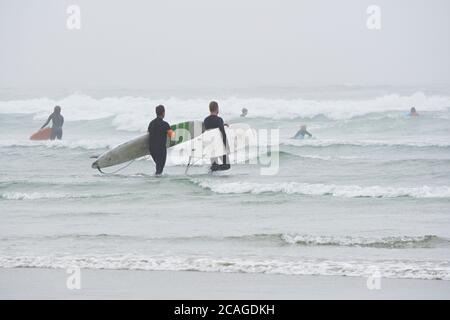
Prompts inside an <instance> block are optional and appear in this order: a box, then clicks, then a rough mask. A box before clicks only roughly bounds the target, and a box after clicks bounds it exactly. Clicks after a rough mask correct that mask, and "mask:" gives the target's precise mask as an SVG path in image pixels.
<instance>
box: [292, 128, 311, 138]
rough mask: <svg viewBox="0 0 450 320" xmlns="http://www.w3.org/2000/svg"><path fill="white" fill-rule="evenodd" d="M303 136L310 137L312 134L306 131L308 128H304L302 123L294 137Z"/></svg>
mask: <svg viewBox="0 0 450 320" xmlns="http://www.w3.org/2000/svg"><path fill="white" fill-rule="evenodd" d="M305 136H309V137H310V138H312V134H311V133H309V132H308V130H306V126H305V125H302V126H301V127H300V130H298V132H297V133H296V134H295V136H294V139H303V138H304V137H305Z"/></svg>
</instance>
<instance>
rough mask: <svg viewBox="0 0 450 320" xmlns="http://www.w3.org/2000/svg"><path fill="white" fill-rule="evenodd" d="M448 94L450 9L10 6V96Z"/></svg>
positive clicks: (431, 1)
mask: <svg viewBox="0 0 450 320" xmlns="http://www.w3.org/2000/svg"><path fill="white" fill-rule="evenodd" d="M70 4H77V5H79V7H80V9H81V30H75V31H70V30H68V29H67V27H66V19H67V17H68V14H67V13H66V9H67V6H68V5H70ZM371 4H376V5H378V6H379V7H380V8H381V28H382V29H381V30H379V31H373V30H369V29H368V28H367V26H366V21H367V18H368V14H367V13H366V9H367V7H368V6H369V5H371ZM448 83H450V1H448V0H385V1H384V0H383V1H382V0H370V1H366V0H340V1H336V0H310V1H299V0H291V1H288V0H221V1H219V0H142V1H138V0H126V1H125V0H121V1H111V0H71V1H66V0H40V1H36V0H20V1H17V0H0V87H39V86H47V87H53V86H54V87H64V88H70V87H77V88H84V87H91V88H92V87H114V86H120V87H123V88H148V87H152V86H159V87H171V86H185V87H189V86H191V87H196V86H199V87H200V86H226V87H238V86H247V87H248V86H249V87H251V86H261V85H273V86H283V85H286V86H292V85H294V86H295V85H328V84H362V85H379V84H394V85H399V84H408V85H410V84H413V85H414V84H448Z"/></svg>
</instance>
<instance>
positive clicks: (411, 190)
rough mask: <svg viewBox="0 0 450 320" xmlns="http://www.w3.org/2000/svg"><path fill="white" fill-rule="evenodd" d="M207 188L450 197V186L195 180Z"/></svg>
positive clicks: (230, 191)
mask: <svg viewBox="0 0 450 320" xmlns="http://www.w3.org/2000/svg"><path fill="white" fill-rule="evenodd" d="M193 182H194V183H195V184H197V185H199V186H200V187H202V188H204V189H208V190H211V191H212V192H215V193H221V194H246V193H247V194H265V193H285V194H299V195H309V196H334V197H344V198H360V197H362V198H399V197H411V198H450V187H448V186H438V187H429V186H422V187H382V186H369V187H362V186H358V185H334V184H320V183H317V184H308V183H297V182H275V183H256V182H229V183H222V182H217V181H212V180H193Z"/></svg>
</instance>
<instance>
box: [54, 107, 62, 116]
mask: <svg viewBox="0 0 450 320" xmlns="http://www.w3.org/2000/svg"><path fill="white" fill-rule="evenodd" d="M53 112H54V113H58V114H59V113H61V107H60V106H56V107H55V108H54V109H53Z"/></svg>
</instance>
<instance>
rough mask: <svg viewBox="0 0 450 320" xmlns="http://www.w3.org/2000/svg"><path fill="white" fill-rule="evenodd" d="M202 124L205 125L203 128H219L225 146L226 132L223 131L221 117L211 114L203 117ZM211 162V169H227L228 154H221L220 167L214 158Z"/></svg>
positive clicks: (228, 165)
mask: <svg viewBox="0 0 450 320" xmlns="http://www.w3.org/2000/svg"><path fill="white" fill-rule="evenodd" d="M203 124H204V126H205V130H210V129H216V128H219V130H220V132H221V133H222V139H223V144H224V146H225V148H226V147H227V134H226V133H225V127H224V123H223V119H222V118H221V117H219V116H216V115H213V114H212V115H209V116H207V117H206V118H205V120H204V121H203ZM211 162H212V166H211V170H212V171H216V170H227V169H229V168H230V163H229V161H228V155H226V154H225V155H223V156H222V166H221V167H220V166H218V164H217V162H216V160H215V159H211Z"/></svg>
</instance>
